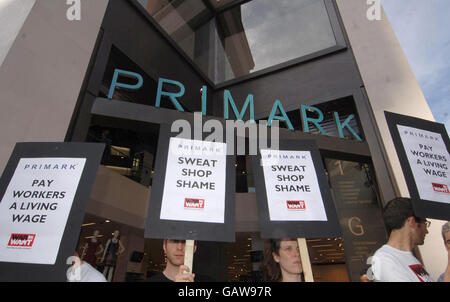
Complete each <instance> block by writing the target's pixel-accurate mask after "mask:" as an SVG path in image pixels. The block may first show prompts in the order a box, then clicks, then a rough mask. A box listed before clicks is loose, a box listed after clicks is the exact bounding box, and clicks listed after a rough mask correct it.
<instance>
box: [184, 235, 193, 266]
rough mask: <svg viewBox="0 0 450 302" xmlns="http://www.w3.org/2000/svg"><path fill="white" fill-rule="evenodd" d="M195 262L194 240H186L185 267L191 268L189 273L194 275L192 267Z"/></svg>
mask: <svg viewBox="0 0 450 302" xmlns="http://www.w3.org/2000/svg"><path fill="white" fill-rule="evenodd" d="M193 261H194V240H186V245H185V247H184V265H186V266H187V267H189V271H190V273H191V274H192V266H193Z"/></svg>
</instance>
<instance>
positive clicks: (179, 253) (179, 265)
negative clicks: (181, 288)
mask: <svg viewBox="0 0 450 302" xmlns="http://www.w3.org/2000/svg"><path fill="white" fill-rule="evenodd" d="M185 247H186V241H185V240H170V239H166V240H164V241H163V250H164V254H165V256H166V259H167V263H166V268H165V269H164V271H163V272H160V273H158V274H156V275H154V276H152V277H150V278H149V279H148V280H146V281H147V282H209V281H213V280H212V279H210V278H208V277H205V276H201V275H196V274H194V273H191V272H190V271H189V267H187V266H186V265H184V252H185ZM196 250H197V244H195V246H194V253H195V251H196Z"/></svg>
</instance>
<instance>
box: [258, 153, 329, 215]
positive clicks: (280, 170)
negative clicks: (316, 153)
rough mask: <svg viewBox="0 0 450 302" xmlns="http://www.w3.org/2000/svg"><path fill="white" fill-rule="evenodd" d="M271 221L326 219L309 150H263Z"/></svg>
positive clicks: (262, 155)
mask: <svg viewBox="0 0 450 302" xmlns="http://www.w3.org/2000/svg"><path fill="white" fill-rule="evenodd" d="M261 161H262V165H263V171H264V181H265V185H266V193H267V202H268V207H269V216H270V220H272V221H327V220H328V219H327V215H326V212H325V207H324V204H323V199H322V194H321V192H320V188H319V183H318V180H317V175H316V170H315V168H314V164H313V161H312V157H311V152H309V151H282V150H280V151H277V150H261Z"/></svg>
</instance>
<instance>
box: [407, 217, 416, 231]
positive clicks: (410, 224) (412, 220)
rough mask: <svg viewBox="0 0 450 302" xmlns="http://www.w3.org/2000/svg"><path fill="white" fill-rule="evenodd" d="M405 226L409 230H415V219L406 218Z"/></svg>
mask: <svg viewBox="0 0 450 302" xmlns="http://www.w3.org/2000/svg"><path fill="white" fill-rule="evenodd" d="M406 224H407V225H408V226H409V227H411V228H413V229H414V228H416V218H414V217H412V216H411V217H408V219H406Z"/></svg>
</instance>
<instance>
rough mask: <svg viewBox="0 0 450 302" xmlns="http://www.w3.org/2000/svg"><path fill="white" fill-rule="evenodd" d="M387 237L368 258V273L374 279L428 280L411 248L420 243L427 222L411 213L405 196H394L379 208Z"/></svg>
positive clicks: (381, 280)
mask: <svg viewBox="0 0 450 302" xmlns="http://www.w3.org/2000/svg"><path fill="white" fill-rule="evenodd" d="M383 219H384V222H385V225H386V227H387V229H388V232H389V240H388V242H387V243H386V244H385V245H383V246H382V247H381V248H380V249H378V250H377V251H376V252H375V254H374V256H373V257H372V266H371V268H370V269H369V270H370V271H369V272H368V275H369V276H370V278H371V279H374V281H377V282H432V281H433V280H432V278H431V277H430V275H429V274H428V273H427V272H426V270H425V268H424V266H423V265H422V263H420V261H419V260H418V259H417V258H416V257H414V255H413V253H412V251H413V250H414V248H415V247H416V246H418V245H422V244H423V243H424V240H425V236H426V234H428V230H427V228H428V226H429V224H430V222H429V221H427V220H426V219H423V218H419V217H417V216H416V215H415V214H414V211H413V208H412V203H411V200H410V199H409V198H395V199H393V200H391V201H390V202H389V203H388V204H387V205H386V206H385V208H384V209H383Z"/></svg>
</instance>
